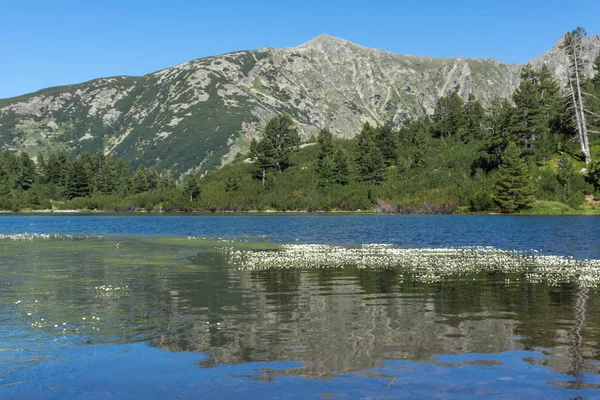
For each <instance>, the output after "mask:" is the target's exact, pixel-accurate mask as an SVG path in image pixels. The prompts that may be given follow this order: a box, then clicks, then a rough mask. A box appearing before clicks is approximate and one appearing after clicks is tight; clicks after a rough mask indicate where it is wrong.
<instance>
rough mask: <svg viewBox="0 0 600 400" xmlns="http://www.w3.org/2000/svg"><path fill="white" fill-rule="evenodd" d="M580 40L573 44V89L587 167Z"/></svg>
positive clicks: (587, 148)
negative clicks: (580, 70)
mask: <svg viewBox="0 0 600 400" xmlns="http://www.w3.org/2000/svg"><path fill="white" fill-rule="evenodd" d="M580 41H581V39H579V40H577V43H575V46H574V47H575V48H574V49H573V61H574V64H575V68H574V70H575V71H574V72H575V88H576V89H577V102H578V103H579V107H578V108H579V115H580V120H581V138H582V140H583V145H582V147H583V148H584V151H583V156H584V157H585V165H588V164H589V163H590V161H592V156H591V154H590V143H589V139H588V132H587V124H586V122H585V113H584V112H583V109H584V103H583V97H582V96H581V78H580V76H579V56H580V50H581V49H580V45H581V43H580Z"/></svg>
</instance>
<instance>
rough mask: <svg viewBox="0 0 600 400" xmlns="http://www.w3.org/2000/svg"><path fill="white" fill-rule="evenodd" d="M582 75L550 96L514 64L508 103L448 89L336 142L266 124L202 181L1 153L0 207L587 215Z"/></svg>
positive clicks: (586, 90) (592, 150)
mask: <svg viewBox="0 0 600 400" xmlns="http://www.w3.org/2000/svg"><path fill="white" fill-rule="evenodd" d="M574 35H575V34H574ZM577 35H579V36H577ZM577 35H575V36H574V38H573V40H574V41H575V42H574V44H572V45H573V46H575V47H574V48H573V49H571V51H572V52H575V53H574V54H575V55H574V56H573V57H575V56H576V55H577V49H578V47H577V43H576V41H577V38H578V37H580V36H581V34H580V33H579V34H577ZM575 64H576V63H575ZM595 68H596V74H595V76H593V77H592V78H590V79H586V80H582V79H581V77H580V71H577V70H574V71H572V73H573V74H577V85H579V86H580V87H579V89H577V88H574V87H570V89H569V90H570V91H567V93H563V91H562V90H561V89H560V88H559V86H558V84H557V83H556V82H555V80H554V78H553V77H552V75H551V73H550V71H549V70H548V68H547V67H545V66H544V67H542V68H541V69H540V70H534V69H533V68H531V67H529V66H527V67H525V68H524V69H523V71H522V76H521V78H522V82H521V84H520V86H519V87H518V88H517V89H516V90H515V92H514V94H513V96H512V98H511V99H495V100H494V101H492V102H491V104H490V105H489V107H487V108H484V107H483V106H482V104H481V103H480V102H479V101H478V100H476V99H475V97H474V96H472V95H470V96H469V97H468V99H467V100H466V101H465V100H463V99H462V98H461V97H460V96H459V95H458V94H457V93H456V92H454V93H451V94H449V95H447V96H443V97H441V98H440V99H439V100H438V102H437V105H436V107H435V111H434V113H433V115H432V116H431V117H426V118H420V119H417V120H407V121H406V122H405V123H404V124H403V125H402V126H401V127H400V128H398V129H394V128H392V127H391V126H389V125H382V126H376V127H375V126H372V125H370V124H369V123H365V124H364V126H363V127H362V131H361V133H360V134H359V135H358V136H357V137H356V138H353V139H336V138H334V136H333V134H332V133H331V132H330V131H329V130H328V129H327V128H325V129H323V130H322V131H321V132H320V133H319V134H318V136H317V137H316V138H312V139H311V140H309V141H308V142H306V143H304V144H303V145H300V136H299V134H298V131H297V129H296V127H295V126H294V122H293V120H292V119H291V118H290V117H289V116H285V115H282V116H277V117H274V118H273V119H272V120H270V121H269V122H268V123H267V125H266V127H265V129H264V132H263V136H262V138H261V139H260V140H258V141H257V140H255V141H253V142H252V144H251V146H250V153H249V154H240V155H238V157H237V158H236V159H235V160H234V161H233V162H232V163H231V164H229V165H227V166H225V167H223V168H221V169H219V170H217V171H213V172H209V173H207V174H206V175H204V176H202V177H197V176H195V175H194V174H193V173H192V174H189V175H182V176H181V177H180V178H179V179H177V180H176V179H175V178H174V177H173V176H172V174H171V171H170V170H163V171H160V172H159V171H156V170H155V169H153V168H148V167H145V166H143V165H140V166H138V167H137V168H136V169H135V170H134V171H131V170H130V167H129V166H128V165H127V164H126V163H125V162H124V161H123V160H121V159H113V158H111V157H109V156H106V155H104V154H102V153H97V154H94V155H91V154H86V153H83V154H79V155H65V154H63V153H60V152H57V153H51V154H40V155H39V156H38V157H37V159H36V160H35V161H34V160H32V159H31V158H30V157H29V156H28V155H27V154H26V153H21V154H15V153H12V152H8V151H5V152H3V153H0V209H5V210H15V211H17V210H41V209H82V210H104V211H141V210H145V211H210V212H219V211H251V210H258V211H260V210H282V211H283V210H294V211H334V210H342V211H357V210H366V211H377V212H384V213H454V212H506V213H513V212H532V213H569V212H580V213H592V212H599V211H600V161H599V160H600V142H599V141H598V140H597V138H595V137H594V136H593V133H594V132H595V129H597V128H594V127H596V126H597V125H598V121H599V119H600V118H599V116H600V101H598V99H599V98H600V57H599V58H598V59H597V60H596V62H595ZM573 79H575V78H573ZM574 82H575V81H573V82H571V83H572V85H575V83H574ZM573 90H575V91H577V90H579V91H578V92H577V93H579V92H581V93H582V96H581V98H580V97H576V96H574V95H573ZM573 99H576V100H577V103H574V101H575V100H573ZM582 110H583V111H582ZM582 113H585V114H586V119H585V121H586V122H585V128H584V125H583V124H582V122H581V120H582V118H581V114H582ZM583 131H585V135H584V134H583V133H582V132H583ZM588 132H589V133H590V135H589V137H588ZM588 152H589V154H588Z"/></svg>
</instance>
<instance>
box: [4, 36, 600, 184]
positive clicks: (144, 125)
mask: <svg viewBox="0 0 600 400" xmlns="http://www.w3.org/2000/svg"><path fill="white" fill-rule="evenodd" d="M558 46H559V43H557V45H555V46H554V47H553V48H552V49H551V50H550V51H549V52H547V53H546V54H544V55H542V56H540V57H539V58H536V59H534V60H531V61H530V62H529V63H530V64H531V65H533V66H534V67H536V68H539V67H541V65H543V64H546V65H548V66H549V67H550V70H551V71H552V72H553V73H554V74H555V76H556V77H557V79H558V80H559V81H560V82H561V83H564V82H565V80H566V60H565V57H564V54H563V53H562V51H561V50H560V48H559V47H558ZM585 47H586V61H587V64H586V68H587V70H586V72H587V73H588V74H591V73H592V72H593V71H592V60H594V59H595V57H597V56H598V55H599V54H600V36H595V37H588V38H586V42H585ZM521 68H522V66H520V65H516V64H504V63H501V62H499V61H497V60H493V59H466V58H450V59H441V58H429V57H421V56H411V55H398V54H392V53H389V52H385V51H382V50H377V49H370V48H365V47H362V46H359V45H357V44H354V43H351V42H348V41H346V40H343V39H338V38H334V37H332V36H328V35H321V36H319V37H317V38H315V39H312V40H310V41H309V42H306V43H304V44H302V45H300V46H298V47H295V48H284V49H275V48H270V47H267V48H262V49H259V50H253V51H240V52H235V53H229V54H224V55H220V56H215V57H207V58H202V59H197V60H193V61H190V62H187V63H183V64H180V65H176V66H174V67H171V68H167V69H164V70H161V71H158V72H155V73H151V74H148V75H145V76H142V77H126V76H122V77H112V78H103V79H97V80H93V81H90V82H85V83H81V84H77V85H69V86H62V87H54V88H49V89H44V90H41V91H39V92H36V93H32V94H27V95H23V96H19V97H15V98H11V99H3V100H0V146H2V147H3V148H5V149H13V150H26V151H27V152H29V153H30V154H32V155H34V156H35V155H36V154H37V153H38V152H40V151H49V150H55V149H64V150H67V151H75V152H80V151H90V152H95V151H99V150H101V151H104V152H106V153H108V154H111V155H115V156H119V157H123V158H125V159H126V160H128V161H130V162H132V163H133V165H136V164H141V163H143V164H146V165H154V166H156V167H157V168H159V169H162V168H171V169H173V170H174V171H175V172H176V173H185V172H189V171H192V170H195V171H206V170H211V169H215V168H218V167H219V166H221V165H223V164H224V163H227V162H229V161H231V160H232V159H233V157H234V156H235V154H237V153H238V152H240V151H243V150H245V149H247V146H248V143H249V141H250V140H251V139H252V138H253V137H257V136H258V135H260V129H261V127H262V126H263V125H264V123H265V121H266V120H267V119H268V118H270V117H271V116H272V115H275V114H277V113H288V114H290V115H291V116H292V117H293V118H294V119H295V120H296V121H297V123H298V124H299V127H300V129H301V132H302V135H303V137H304V138H309V137H310V136H312V135H314V134H315V133H316V132H317V131H318V130H319V129H321V128H323V127H325V126H327V127H329V128H330V129H331V130H332V131H333V132H334V134H335V135H337V136H339V137H353V136H354V135H356V134H357V133H358V131H359V130H360V127H361V125H362V123H363V122H365V121H369V122H370V123H372V124H374V125H376V124H383V123H390V124H392V125H394V126H398V125H400V124H402V123H403V122H404V121H406V119H407V118H410V117H415V116H419V115H423V114H426V113H432V111H433V107H434V105H435V102H436V100H437V98H438V97H439V96H441V95H445V94H449V93H451V92H453V91H457V92H458V93H459V94H460V95H461V96H463V97H467V96H468V95H469V94H473V95H475V97H477V98H478V99H480V100H481V101H482V102H483V103H484V104H486V103H488V102H489V101H490V100H491V99H492V98H493V97H494V96H501V97H508V96H510V95H511V93H512V92H513V90H514V88H515V87H517V85H518V84H519V81H520V78H519V74H520V70H521Z"/></svg>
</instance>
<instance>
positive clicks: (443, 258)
mask: <svg viewBox="0 0 600 400" xmlns="http://www.w3.org/2000/svg"><path fill="white" fill-rule="evenodd" d="M220 250H221V251H222V252H223V253H225V254H226V255H227V257H228V259H229V262H231V263H232V264H233V265H234V266H235V267H236V268H238V269H242V270H266V269H272V268H344V267H348V266H353V267H357V268H394V269H398V271H399V272H401V273H402V272H405V273H411V274H412V275H413V277H414V278H416V279H418V280H421V281H423V282H436V281H440V280H443V279H444V278H447V277H451V276H460V275H464V274H472V273H478V272H499V273H512V274H522V275H523V276H524V279H526V280H527V281H528V282H541V281H546V282H548V283H549V284H551V285H558V284H560V283H565V282H574V283H577V284H578V285H580V286H599V285H600V260H578V259H575V258H573V257H564V256H551V255H540V254H539V253H538V252H537V251H535V250H532V251H530V252H521V251H507V250H501V249H496V248H493V247H459V248H416V249H406V248H398V247H394V246H392V245H388V244H365V245H362V246H357V247H343V246H331V245H321V244H288V245H281V246H280V247H279V249H278V250H275V251H256V250H240V249H236V248H234V247H224V248H221V249H220Z"/></svg>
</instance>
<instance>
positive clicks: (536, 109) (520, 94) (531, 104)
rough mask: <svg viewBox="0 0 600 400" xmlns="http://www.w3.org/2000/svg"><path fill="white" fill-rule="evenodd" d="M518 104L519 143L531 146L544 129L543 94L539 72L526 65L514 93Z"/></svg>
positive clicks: (517, 127) (517, 129) (516, 128)
mask: <svg viewBox="0 0 600 400" xmlns="http://www.w3.org/2000/svg"><path fill="white" fill-rule="evenodd" d="M513 101H514V102H515V105H516V112H515V116H516V122H517V124H516V126H515V127H514V130H515V131H516V134H517V137H518V140H519V145H520V146H522V147H524V148H528V149H529V148H531V147H532V146H533V142H534V141H535V139H536V137H538V136H539V135H540V134H541V133H542V132H543V131H544V130H545V126H544V124H543V121H542V120H541V113H542V110H541V95H540V89H539V79H538V75H537V73H536V72H535V71H534V70H533V69H532V68H531V67H530V66H529V65H526V66H525V67H524V68H523V71H522V72H521V83H520V84H519V87H518V88H517V89H516V90H515V92H514V94H513Z"/></svg>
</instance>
